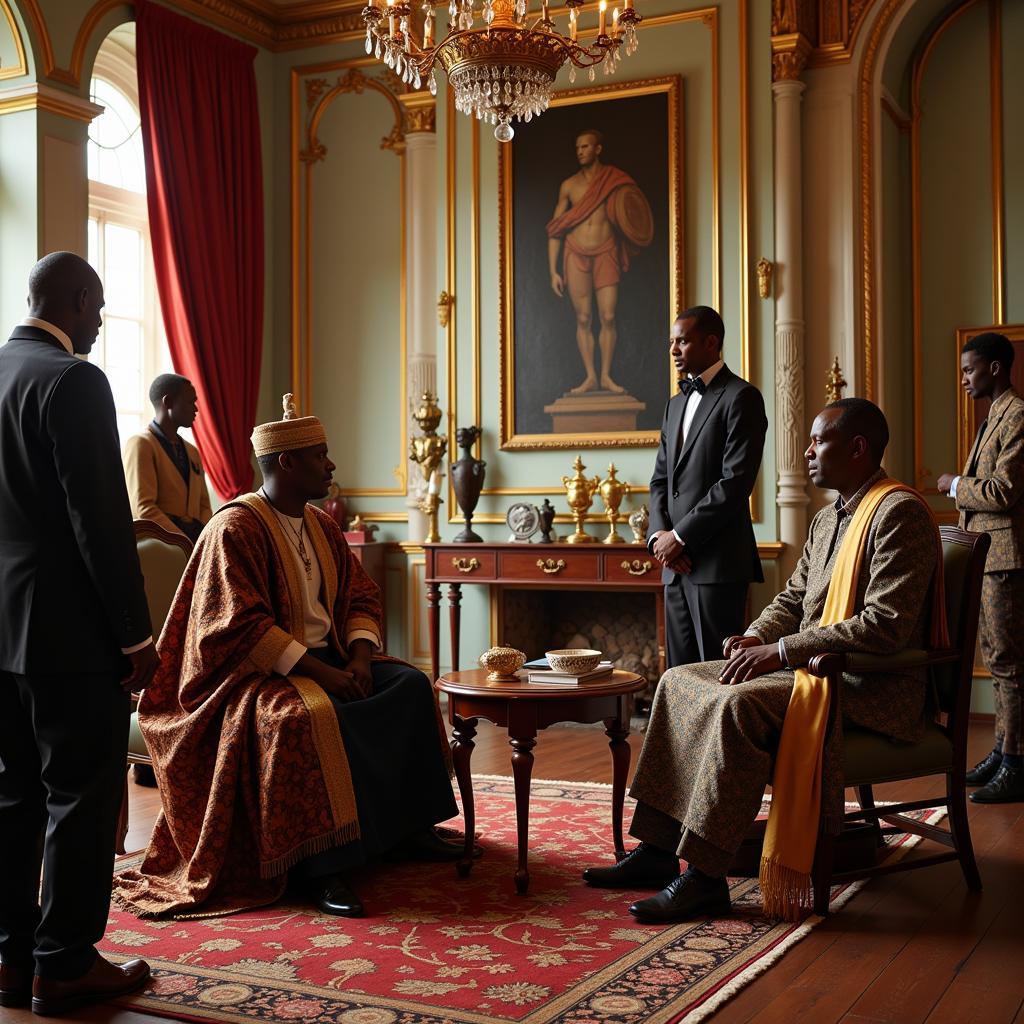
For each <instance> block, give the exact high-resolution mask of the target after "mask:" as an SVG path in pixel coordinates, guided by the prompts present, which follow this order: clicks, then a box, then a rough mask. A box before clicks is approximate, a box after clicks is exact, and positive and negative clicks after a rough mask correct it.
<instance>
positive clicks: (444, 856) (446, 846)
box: [398, 828, 479, 861]
mask: <svg viewBox="0 0 1024 1024" xmlns="http://www.w3.org/2000/svg"><path fill="white" fill-rule="evenodd" d="M478 849H479V847H476V846H474V848H473V856H474V857H476V856H478V853H477V850H478ZM462 851H463V845H462V843H450V842H448V840H447V839H442V838H441V837H440V836H439V835H438V834H437V833H436V832H435V831H434V830H433V829H432V828H428V829H424V830H423V831H422V832H417V833H416V835H414V836H411V837H410V838H409V839H407V840H406V841H405V842H404V843H403V844H402V845H401V846H400V847H399V849H398V853H399V854H400V856H402V857H407V858H408V859H410V860H429V861H454V860H459V859H460V858H461V857H462Z"/></svg>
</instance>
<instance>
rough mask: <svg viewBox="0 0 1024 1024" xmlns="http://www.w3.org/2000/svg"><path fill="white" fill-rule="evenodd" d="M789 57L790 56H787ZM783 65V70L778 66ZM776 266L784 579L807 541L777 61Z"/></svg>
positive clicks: (798, 310) (787, 114) (793, 255)
mask: <svg viewBox="0 0 1024 1024" xmlns="http://www.w3.org/2000/svg"><path fill="white" fill-rule="evenodd" d="M787 56H789V55H787ZM780 65H781V66H780ZM775 67H776V74H777V75H778V74H779V73H780V71H781V72H782V73H783V74H786V73H787V72H788V74H789V75H791V76H792V77H788V76H787V77H786V78H782V79H780V80H777V81H775V82H773V83H772V93H773V96H774V100H775V263H776V266H777V267H778V268H779V277H778V287H777V292H776V295H777V298H776V304H775V384H776V389H777V395H778V397H777V401H776V424H775V440H776V461H777V464H778V471H779V480H778V497H777V499H776V501H777V504H778V509H779V540H781V541H782V542H783V543H784V544H785V545H786V548H785V551H784V552H783V554H782V557H781V559H780V560H779V561H780V565H779V570H780V573H781V576H782V579H786V578H788V576H789V574H790V573H791V572H792V570H793V568H794V567H795V565H796V562H797V559H798V558H799V556H800V552H801V550H802V549H803V544H804V541H805V540H806V537H807V505H808V502H809V501H810V499H809V497H808V495H807V467H806V464H805V462H804V457H803V453H804V450H805V448H806V436H805V426H804V298H803V244H802V232H803V223H802V216H801V202H802V200H801V189H800V161H801V146H800V99H801V94H802V93H803V91H804V84H803V82H801V81H799V80H798V79H797V78H796V75H798V74H799V69H800V65H799V64H798V63H797V62H793V61H791V60H786V61H785V62H781V61H776V65H775Z"/></svg>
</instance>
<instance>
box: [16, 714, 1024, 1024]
mask: <svg viewBox="0 0 1024 1024" xmlns="http://www.w3.org/2000/svg"><path fill="white" fill-rule="evenodd" d="M642 739H643V737H642V736H640V735H636V734H634V735H632V736H631V737H630V745H631V747H632V750H633V763H634V765H635V763H636V754H637V752H638V751H639V749H640V745H641V742H642ZM990 746H991V725H990V724H989V723H984V722H979V723H972V724H971V749H970V754H971V758H972V760H973V759H977V758H980V757H981V756H983V755H984V753H985V752H986V751H987V750H988V749H990ZM510 755H511V750H510V748H509V745H508V740H507V737H506V735H505V733H504V732H503V731H502V730H500V729H496V728H494V727H493V726H490V725H488V724H486V723H483V722H481V723H480V726H479V729H478V734H477V740H476V749H475V751H474V754H473V759H472V768H473V771H474V772H476V773H478V774H492V775H510V774H511V765H510V760H509V758H510ZM534 755H535V762H534V769H533V774H534V777H535V778H538V779H564V780H568V781H579V782H585V781H592V782H605V783H607V782H611V771H612V765H611V756H610V754H609V751H608V744H607V738H606V737H605V736H604V733H603V731H602V730H601V729H600V728H593V729H588V728H554V729H548V730H546V731H544V732H542V733H541V734H540V735H539V736H538V743H537V747H536V748H535V750H534ZM937 792H938V789H937V786H936V784H935V783H934V782H932V781H929V780H915V781H913V782H907V783H899V784H893V785H890V786H886V787H880V788H879V790H878V791H877V793H876V797H877V799H879V800H895V799H918V798H922V797H925V796H928V795H930V794H934V793H937ZM129 793H130V803H131V815H130V818H129V835H128V841H127V847H128V849H129V850H137V849H141V848H142V847H144V846H145V844H146V842H147V840H148V836H149V832H150V830H151V828H152V825H153V822H154V820H155V818H156V814H157V812H158V810H159V797H158V794H157V792H156V790H154V789H148V788H144V787H140V786H136V785H135V784H134V783H130V784H129ZM970 820H971V832H972V836H973V838H974V843H975V851H976V854H977V857H978V863H979V866H980V869H981V874H982V881H983V882H984V884H985V890H984V892H983V893H981V894H971V893H969V892H968V891H967V888H966V886H965V885H964V883H963V877H962V875H961V873H960V869H959V866H958V865H957V864H955V863H950V864H943V865H940V866H938V867H933V868H928V869H924V870H921V871H912V872H908V873H906V874H898V875H893V876H887V877H885V878H879V879H875V880H873V881H871V882H869V883H868V884H867V885H866V886H865V887H864V889H863V890H862V891H861V892H860V893H858V894H857V895H856V896H855V897H854V898H853V899H852V900H851V901H850V902H849V903H848V904H847V905H846V906H845V907H844V908H843V909H842V910H840V911H838V912H837V913H835V914H833V915H831V916H830V917H829V919H828V920H827V921H825V922H823V923H822V924H821V925H819V926H818V927H817V928H815V929H814V930H813V931H812V932H811V933H810V935H808V937H807V938H805V939H804V940H803V941H802V942H800V943H799V944H798V945H797V946H795V947H794V948H793V949H791V950H790V951H789V952H787V953H786V954H785V955H784V956H783V957H782V959H781V960H780V961H779V962H778V963H777V964H776V965H774V966H773V967H772V968H770V969H769V970H768V971H767V972H766V973H765V974H763V975H762V976H761V977H759V978H757V979H755V980H754V981H753V982H751V984H750V985H748V986H747V987H746V988H744V989H743V990H742V991H741V992H740V993H739V994H738V995H737V996H736V997H735V998H733V999H732V1000H730V1001H729V1002H728V1003H726V1004H725V1005H724V1006H723V1007H722V1008H721V1009H720V1010H719V1011H718V1012H717V1013H716V1014H714V1015H713V1017H712V1018H710V1019H711V1020H712V1021H713V1022H714V1024H740V1022H747V1021H757V1022H758V1024H792V1022H793V1020H795V1019H801V1020H804V1021H808V1022H811V1024H834V1022H835V1024H838V1022H839V1021H842V1022H843V1024H880V1022H896V1021H899V1022H900V1024H903V1022H908V1024H909V1022H924V1024H973V1022H975V1021H976V1022H978V1024H1024V942H1022V939H1021V928H1020V922H1021V920H1022V919H1024V882H1022V881H1021V880H1022V879H1024V805H1022V804H1012V805H1005V806H996V807H982V806H975V805H971V807H970ZM480 827H481V828H483V829H485V830H486V822H481V823H480ZM921 845H922V847H923V848H924V849H927V848H928V847H929V846H931V844H927V843H922V844H921ZM921 852H922V853H923V852H924V850H923V849H922V851H921ZM915 853H916V851H912V852H911V853H910V854H909V855H908V856H910V857H913V856H914V855H915ZM625 902H626V901H625V900H624V904H625ZM623 913H624V914H625V905H624V906H623ZM39 1019H40V1018H38V1017H34V1016H33V1015H32V1014H31V1013H30V1012H29V1011H27V1010H11V1009H0V1022H3V1024H29V1022H35V1021H38V1020H39ZM74 1019H75V1020H80V1021H90V1022H101V1021H102V1022H107V1024H156V1022H157V1021H158V1020H161V1019H162V1018H157V1017H153V1016H150V1015H147V1014H140V1013H134V1012H129V1011H123V1010H117V1009H114V1008H112V1007H107V1006H95V1007H90V1008H88V1009H86V1010H81V1011H79V1012H78V1013H76V1014H75V1017H74Z"/></svg>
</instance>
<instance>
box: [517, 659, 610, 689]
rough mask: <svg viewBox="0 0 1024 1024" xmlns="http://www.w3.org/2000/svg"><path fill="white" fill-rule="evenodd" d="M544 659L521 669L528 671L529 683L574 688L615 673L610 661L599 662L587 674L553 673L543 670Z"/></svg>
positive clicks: (548, 669) (528, 663)
mask: <svg viewBox="0 0 1024 1024" xmlns="http://www.w3.org/2000/svg"><path fill="white" fill-rule="evenodd" d="M546 663H547V662H546V659H544V658H539V659H538V660H537V661H535V662H527V663H526V665H524V666H523V667H524V668H526V669H527V670H528V679H529V681H530V682H531V683H537V684H538V685H540V686H576V685H577V684H579V683H589V682H591V681H592V680H596V679H604V678H605V677H607V676H610V675H611V674H612V672H614V671H615V666H614V665H613V664H612V663H611V662H610V661H599V662H598V663H597V667H596V668H593V669H591V670H590V671H589V672H578V673H577V672H555V671H553V670H552V669H550V668H543V667H542V666H543V665H545V664H546Z"/></svg>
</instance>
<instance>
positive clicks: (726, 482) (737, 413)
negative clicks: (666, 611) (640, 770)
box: [648, 366, 768, 583]
mask: <svg viewBox="0 0 1024 1024" xmlns="http://www.w3.org/2000/svg"><path fill="white" fill-rule="evenodd" d="M685 406H686V397H685V396H684V395H682V394H679V395H675V396H674V397H673V398H671V399H670V400H669V403H668V405H667V406H666V407H665V418H664V421H663V422H662V427H661V443H660V445H659V446H658V458H657V461H656V462H655V465H654V476H652V477H651V515H650V524H649V528H648V537H649V538H650V537H651V536H653V534H654V533H655V532H657V531H658V530H672V529H674V530H675V531H676V533H678V534H679V536H680V537H681V538H682V540H683V542H684V543H685V545H686V553H687V554H688V555H689V556H690V558H691V559H693V572H692V574H691V576H690V578H691V579H692V580H693V582H694V583H750V582H752V581H757V582H758V583H760V582H761V581H762V580H763V579H764V574H763V573H762V571H761V560H760V559H759V558H758V555H757V542H756V541H755V540H754V527H753V524H752V523H751V521H750V493H751V491H753V489H754V482H755V480H756V479H757V471H758V469H759V468H760V466H761V453H762V452H763V450H764V437H765V433H766V431H767V430H768V420H767V419H766V417H765V413H764V399H763V398H762V397H761V392H760V391H758V390H757V388H755V387H754V386H753V385H752V384H748V383H747V382H746V381H745V380H743V378H742V377H737V376H736V374H734V373H733V372H732V371H731V370H730V369H729V368H728V367H727V366H723V367H722V368H721V369H720V370H719V371H718V373H716V374H715V376H714V377H713V378H712V380H711V383H710V384H709V385H708V388H707V391H706V392H705V393H704V396H703V397H702V398H701V401H700V404H699V405H698V406H697V414H696V415H695V416H694V418H693V423H691V425H690V431H689V433H688V434H687V436H686V445H685V447H683V448H682V449H680V440H681V438H682V431H681V427H682V422H683V410H684V408H685ZM674 578H675V573H672V572H670V571H669V570H667V569H666V570H665V571H664V573H663V579H664V580H665V582H666V583H668V582H670V581H671V580H672V579H674Z"/></svg>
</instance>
